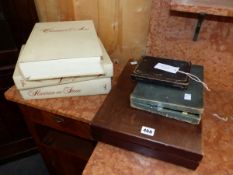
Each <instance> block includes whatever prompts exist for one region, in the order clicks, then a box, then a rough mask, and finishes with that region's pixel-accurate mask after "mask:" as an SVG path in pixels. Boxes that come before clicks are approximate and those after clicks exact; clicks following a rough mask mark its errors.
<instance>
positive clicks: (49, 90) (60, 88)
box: [20, 78, 111, 100]
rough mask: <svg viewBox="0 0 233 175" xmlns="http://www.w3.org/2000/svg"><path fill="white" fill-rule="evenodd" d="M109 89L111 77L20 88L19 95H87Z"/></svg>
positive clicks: (50, 96)
mask: <svg viewBox="0 0 233 175" xmlns="http://www.w3.org/2000/svg"><path fill="white" fill-rule="evenodd" d="M110 90H111V78H100V79H95V80H88V81H82V82H76V83H69V84H62V85H57V86H47V87H40V88H32V89H26V90H20V94H21V96H22V97H23V98H24V99H26V100H29V99H45V98H57V97H71V96H88V95H99V94H107V93H109V91H110Z"/></svg>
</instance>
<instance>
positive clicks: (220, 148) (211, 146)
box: [5, 65, 233, 175]
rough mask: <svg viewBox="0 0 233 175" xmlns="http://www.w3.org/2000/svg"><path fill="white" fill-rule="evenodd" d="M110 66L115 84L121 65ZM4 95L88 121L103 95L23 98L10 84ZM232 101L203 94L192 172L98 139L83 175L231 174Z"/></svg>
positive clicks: (228, 95) (232, 97)
mask: <svg viewBox="0 0 233 175" xmlns="http://www.w3.org/2000/svg"><path fill="white" fill-rule="evenodd" d="M114 69H115V70H114V71H115V72H116V73H115V78H114V81H113V85H114V84H116V81H117V79H118V75H119V74H120V72H121V70H122V67H121V66H119V65H116V66H115V67H114ZM213 81H214V80H213ZM5 97H6V98H7V99H8V100H10V101H14V102H17V103H19V104H22V105H26V106H30V107H34V108H37V109H41V110H44V111H48V112H51V113H54V114H58V115H62V116H65V117H69V118H72V119H75V120H79V121H84V122H86V123H90V122H91V121H92V119H93V118H94V116H95V114H96V112H97V111H98V110H99V108H100V106H101V105H102V103H103V101H104V100H105V98H106V95H98V96H89V97H69V98H56V99H44V100H23V99H22V97H21V96H20V94H19V92H18V90H17V89H16V87H15V86H13V87H12V88H10V89H9V90H8V91H7V92H6V93H5ZM232 104H233V94H232V93H231V92H228V91H224V90H223V91H215V90H214V89H212V91H211V92H206V93H205V111H204V114H203V116H202V121H203V128H202V129H203V138H202V139H203V150H204V157H203V160H202V161H201V163H200V165H199V167H198V168H197V170H195V171H193V170H189V169H186V168H183V167H180V166H176V165H173V164H170V163H166V162H164V161H160V160H157V159H154V158H150V157H146V156H143V155H140V154H137V153H134V152H131V151H127V150H124V149H121V148H117V147H115V146H111V145H108V144H104V143H101V142H99V143H98V144H97V146H96V148H95V150H94V152H93V154H92V156H91V158H90V159H89V161H88V164H87V166H86V168H85V170H84V172H83V174H84V175H92V174H95V175H102V174H135V175H139V174H140V175H141V174H144V175H147V174H148V175H151V174H157V175H164V174H174V175H178V174H179V175H187V174H192V175H198V174H233V167H232V155H233V149H232V143H233V140H232V135H233V127H232V124H233V113H232V111H233V105H232ZM184 132H185V131H184Z"/></svg>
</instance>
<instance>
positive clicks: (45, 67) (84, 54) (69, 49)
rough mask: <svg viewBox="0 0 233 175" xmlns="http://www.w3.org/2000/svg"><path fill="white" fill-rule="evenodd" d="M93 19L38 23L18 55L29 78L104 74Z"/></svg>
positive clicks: (23, 72) (24, 74)
mask: <svg viewBox="0 0 233 175" xmlns="http://www.w3.org/2000/svg"><path fill="white" fill-rule="evenodd" d="M101 57H102V50H101V47H100V45H99V41H98V37H97V34H96V31H95V27H94V24H93V22H92V21H91V20H85V21H63V22H40V23H36V24H35V26H34V27H33V29H32V32H31V34H30V36H29V38H28V40H27V42H26V44H25V47H24V49H23V51H22V53H21V54H20V56H19V59H18V66H19V69H20V71H21V73H22V75H23V76H24V77H25V79H27V80H41V79H50V78H60V77H70V76H90V75H99V74H103V73H104V71H103V68H102V65H101Z"/></svg>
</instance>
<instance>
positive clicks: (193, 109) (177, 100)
mask: <svg viewBox="0 0 233 175" xmlns="http://www.w3.org/2000/svg"><path fill="white" fill-rule="evenodd" d="M191 73H192V74H194V75H196V76H197V77H199V78H200V79H201V80H203V66H199V65H192V67H191ZM203 93H204V91H203V86H202V84H201V83H198V82H195V81H193V80H190V84H189V86H188V88H187V89H186V90H180V89H175V88H171V87H166V86H160V85H156V84H149V83H141V82H138V83H137V85H136V86H135V88H134V90H133V92H132V93H131V95H130V104H131V106H132V107H134V108H138V109H141V110H145V111H148V112H152V113H157V114H160V115H162V116H166V117H170V118H174V119H177V120H182V121H186V122H189V123H192V124H198V123H199V122H200V119H201V114H202V113H203V111H204V107H203V106H204V102H203Z"/></svg>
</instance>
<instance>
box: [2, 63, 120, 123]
mask: <svg viewBox="0 0 233 175" xmlns="http://www.w3.org/2000/svg"><path fill="white" fill-rule="evenodd" d="M122 68H123V65H120V64H114V78H113V80H112V86H114V85H115V84H116V82H117V79H118V77H119V74H120V73H121V70H122ZM106 96H107V95H94V96H80V97H63V98H53V99H41V100H24V99H23V98H22V97H21V95H20V93H19V91H18V90H17V89H16V87H15V86H13V87H11V88H10V89H8V90H7V91H6V92H5V97H6V99H7V100H10V101H14V102H17V103H19V104H23V105H27V106H30V107H34V108H37V109H41V110H44V111H48V112H52V113H54V114H58V115H62V116H66V117H69V118H72V119H75V120H79V121H83V122H86V123H90V122H91V120H92V119H93V118H94V116H95V114H96V112H97V111H98V109H99V108H100V106H101V105H102V103H103V101H104V99H105V98H106Z"/></svg>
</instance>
